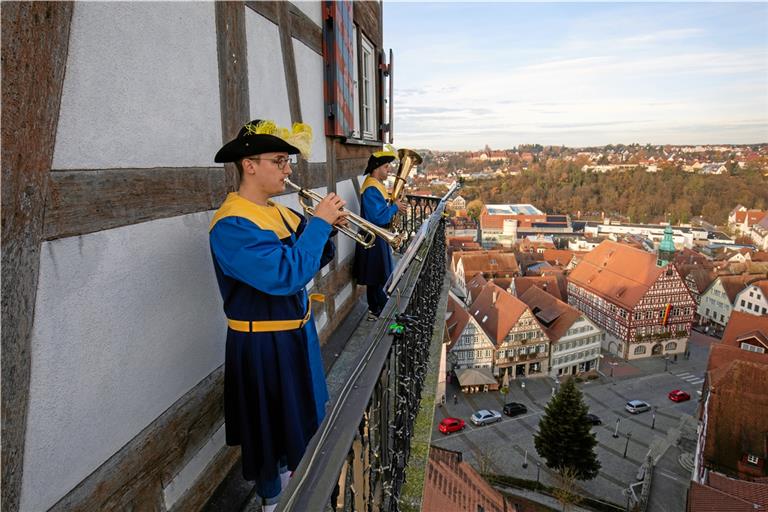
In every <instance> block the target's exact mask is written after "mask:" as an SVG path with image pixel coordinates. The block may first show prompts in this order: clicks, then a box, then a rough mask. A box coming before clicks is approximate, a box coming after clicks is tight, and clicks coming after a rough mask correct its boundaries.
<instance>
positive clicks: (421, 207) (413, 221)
mask: <svg viewBox="0 0 768 512" xmlns="http://www.w3.org/2000/svg"><path fill="white" fill-rule="evenodd" d="M405 201H406V202H407V203H408V213H407V214H406V215H398V216H397V217H396V219H397V222H396V224H395V226H393V228H394V229H395V230H396V231H397V232H398V233H405V236H406V241H408V242H410V240H411V238H412V237H413V235H414V234H415V233H416V232H417V231H418V230H419V228H420V227H421V225H422V223H423V222H424V220H425V219H428V218H429V216H430V215H432V214H433V213H435V211H436V210H437V208H438V205H439V204H440V201H441V198H440V197H436V196H414V195H408V194H406V196H405ZM406 245H407V244H403V248H402V249H401V250H404V247H405V246H406Z"/></svg>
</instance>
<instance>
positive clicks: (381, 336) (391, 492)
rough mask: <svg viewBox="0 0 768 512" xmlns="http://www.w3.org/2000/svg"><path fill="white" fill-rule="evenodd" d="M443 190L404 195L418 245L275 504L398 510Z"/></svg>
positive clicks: (429, 326) (437, 284) (438, 246)
mask: <svg viewBox="0 0 768 512" xmlns="http://www.w3.org/2000/svg"><path fill="white" fill-rule="evenodd" d="M449 196H450V193H449V194H447V195H446V196H445V197H444V198H442V199H441V198H426V199H423V198H417V199H412V198H410V197H409V203H410V204H411V205H412V207H411V212H410V213H411V214H410V215H409V216H408V219H406V222H408V223H409V224H408V225H407V228H408V232H409V233H410V234H411V235H413V233H415V232H416V231H418V230H419V227H420V224H421V223H422V222H428V225H427V228H426V236H424V237H419V238H415V239H414V242H417V243H420V244H421V246H420V247H418V248H415V249H416V253H415V257H413V258H412V259H411V260H410V261H411V263H410V265H409V266H408V268H407V269H406V270H405V272H404V273H403V274H402V277H401V278H400V281H399V283H398V284H397V287H396V289H395V291H394V293H393V294H392V297H391V299H390V300H389V302H388V303H387V305H386V306H385V308H384V310H383V312H382V314H381V317H380V318H379V320H378V321H377V322H376V323H375V324H374V325H373V327H372V329H371V331H370V333H369V335H368V338H367V340H366V343H365V344H364V346H365V347H367V348H366V349H365V350H364V351H363V353H361V354H360V355H359V359H358V361H357V363H356V365H354V367H353V370H352V371H351V372H350V375H349V378H348V380H347V381H346V384H345V385H344V387H343V388H342V390H341V391H340V393H339V396H338V398H337V399H336V401H335V402H334V403H333V405H332V406H331V407H330V408H329V410H328V414H327V415H326V418H325V420H324V421H323V423H322V424H321V426H320V428H319V430H318V433H317V434H316V435H315V436H314V437H313V439H312V442H311V443H310V445H309V446H308V447H307V450H306V452H305V454H304V458H303V459H302V462H301V464H300V465H299V467H298V468H297V469H296V471H295V472H294V475H293V477H292V478H291V480H290V483H289V486H288V488H287V489H285V491H284V492H283V498H282V499H281V502H280V504H279V506H278V510H279V511H285V512H287V511H301V512H304V511H314V510H318V511H321V510H337V511H341V510H343V511H349V510H355V511H371V510H385V511H398V510H400V506H399V499H400V495H401V491H402V489H403V483H404V481H405V471H406V464H407V462H408V457H409V454H410V449H411V436H412V434H413V429H414V418H415V417H416V414H417V412H418V410H419V402H420V397H421V391H422V387H423V383H424V378H425V376H426V373H427V371H426V370H427V366H428V362H429V361H428V359H429V345H430V342H431V340H432V330H433V327H434V325H435V322H436V321H442V317H440V318H437V315H438V311H437V309H438V303H439V301H440V298H441V295H442V294H443V293H446V291H445V290H443V283H444V275H445V263H446V247H445V219H444V218H443V212H444V210H445V203H446V200H447V199H448V198H449ZM433 199H437V201H436V202H433V201H432V200H433ZM426 212H431V213H430V214H429V215H427V213H426ZM420 221H421V222H420ZM410 252H411V251H409V253H410Z"/></svg>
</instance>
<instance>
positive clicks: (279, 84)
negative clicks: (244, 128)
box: [243, 9, 322, 128]
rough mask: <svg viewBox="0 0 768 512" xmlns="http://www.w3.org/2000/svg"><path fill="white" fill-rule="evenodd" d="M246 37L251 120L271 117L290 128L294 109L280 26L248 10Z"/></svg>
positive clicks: (246, 11) (246, 14) (246, 12)
mask: <svg viewBox="0 0 768 512" xmlns="http://www.w3.org/2000/svg"><path fill="white" fill-rule="evenodd" d="M245 36H246V40H247V42H248V99H249V101H250V103H251V105H250V112H251V117H250V119H271V120H273V121H275V122H276V123H277V124H278V126H285V127H288V126H290V125H291V108H290V105H289V104H288V87H287V86H286V83H285V73H284V72H283V52H282V49H281V47H280V32H279V30H278V28H277V25H275V24H274V23H272V22H271V21H269V20H268V19H266V18H264V17H263V16H261V15H260V14H257V13H255V12H254V11H253V10H251V9H245ZM321 85H322V82H321ZM250 119H247V120H244V121H243V122H245V121H250ZM313 128H314V127H313Z"/></svg>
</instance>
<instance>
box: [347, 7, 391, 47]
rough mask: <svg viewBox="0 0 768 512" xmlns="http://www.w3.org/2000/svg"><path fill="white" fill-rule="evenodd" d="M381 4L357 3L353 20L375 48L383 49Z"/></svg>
mask: <svg viewBox="0 0 768 512" xmlns="http://www.w3.org/2000/svg"><path fill="white" fill-rule="evenodd" d="M379 5H380V4H379V2H355V3H354V7H353V14H352V16H353V19H354V21H355V23H357V26H358V27H360V30H362V31H363V33H364V34H365V37H367V38H368V39H369V40H370V41H371V42H372V43H373V45H374V46H375V47H377V48H381V47H382V45H383V43H384V41H383V33H382V30H381V25H382V23H381V9H380V8H379Z"/></svg>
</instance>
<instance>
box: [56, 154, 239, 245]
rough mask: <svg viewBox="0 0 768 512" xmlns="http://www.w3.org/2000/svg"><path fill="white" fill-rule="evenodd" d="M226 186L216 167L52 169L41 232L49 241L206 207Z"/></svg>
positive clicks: (219, 197)
mask: <svg viewBox="0 0 768 512" xmlns="http://www.w3.org/2000/svg"><path fill="white" fill-rule="evenodd" d="M230 190H232V189H231V184H229V183H228V182H227V180H226V179H225V175H224V171H223V169H222V168H221V167H211V168H159V169H108V170H82V171H55V172H52V173H51V181H50V187H49V193H48V197H47V200H46V215H45V225H44V230H43V237H44V238H45V239H46V240H51V239H54V238H62V237H66V236H75V235H82V234H85V233H93V232H95V231H101V230H104V229H111V228H116V227H120V226H126V225H129V224H136V223H137V222H146V221H149V220H154V219H162V218H166V217H174V216H176V215H184V214H187V213H194V212H200V211H206V210H212V209H214V208H218V206H219V205H220V204H221V203H222V201H224V198H225V197H226V194H227V192H228V191H230Z"/></svg>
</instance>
